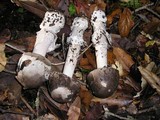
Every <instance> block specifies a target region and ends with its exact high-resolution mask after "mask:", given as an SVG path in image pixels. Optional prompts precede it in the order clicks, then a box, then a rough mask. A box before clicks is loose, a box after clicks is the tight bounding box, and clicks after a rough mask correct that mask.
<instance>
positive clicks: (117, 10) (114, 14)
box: [107, 8, 121, 25]
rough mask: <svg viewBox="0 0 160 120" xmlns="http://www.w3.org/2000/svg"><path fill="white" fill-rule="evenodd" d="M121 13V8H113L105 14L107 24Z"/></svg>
mask: <svg viewBox="0 0 160 120" xmlns="http://www.w3.org/2000/svg"><path fill="white" fill-rule="evenodd" d="M120 13H121V9H119V8H118V9H115V10H114V11H113V12H112V13H111V14H110V15H108V16H107V25H110V24H112V22H113V19H114V17H115V16H116V15H119V14H120Z"/></svg>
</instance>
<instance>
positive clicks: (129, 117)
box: [105, 111, 135, 120]
mask: <svg viewBox="0 0 160 120" xmlns="http://www.w3.org/2000/svg"><path fill="white" fill-rule="evenodd" d="M105 115H106V117H107V116H113V117H116V118H118V119H120V120H135V119H134V118H133V117H131V116H128V117H122V116H119V115H116V114H114V113H112V112H109V111H105Z"/></svg>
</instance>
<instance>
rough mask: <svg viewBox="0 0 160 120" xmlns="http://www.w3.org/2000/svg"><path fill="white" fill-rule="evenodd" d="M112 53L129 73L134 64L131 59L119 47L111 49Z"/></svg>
mask: <svg viewBox="0 0 160 120" xmlns="http://www.w3.org/2000/svg"><path fill="white" fill-rule="evenodd" d="M113 53H114V55H115V56H116V59H117V60H118V61H119V63H120V64H121V65H122V66H123V69H124V70H126V71H127V72H129V71H130V67H131V66H132V65H133V64H134V61H133V60H132V57H131V56H130V55H129V54H127V53H126V52H125V51H124V50H123V49H121V48H119V47H113Z"/></svg>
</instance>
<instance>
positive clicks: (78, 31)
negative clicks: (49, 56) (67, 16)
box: [67, 17, 88, 46]
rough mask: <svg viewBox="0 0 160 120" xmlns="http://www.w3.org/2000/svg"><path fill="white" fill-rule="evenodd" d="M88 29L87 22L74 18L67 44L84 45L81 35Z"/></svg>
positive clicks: (82, 18) (80, 18)
mask: <svg viewBox="0 0 160 120" xmlns="http://www.w3.org/2000/svg"><path fill="white" fill-rule="evenodd" d="M87 28H88V20H87V18H85V17H76V18H75V19H74V21H73V23H72V26H71V31H72V32H71V33H70V37H68V38H67V43H68V44H78V45H80V46H83V45H84V40H83V33H84V31H85V30H86V29H87Z"/></svg>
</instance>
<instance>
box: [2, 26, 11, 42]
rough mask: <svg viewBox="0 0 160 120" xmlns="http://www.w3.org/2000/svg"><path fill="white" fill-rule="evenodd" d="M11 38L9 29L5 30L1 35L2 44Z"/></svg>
mask: <svg viewBox="0 0 160 120" xmlns="http://www.w3.org/2000/svg"><path fill="white" fill-rule="evenodd" d="M10 37H11V31H10V30H9V29H5V30H3V31H2V32H1V33H0V42H1V43H3V42H6V41H8V40H9V39H10Z"/></svg>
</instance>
